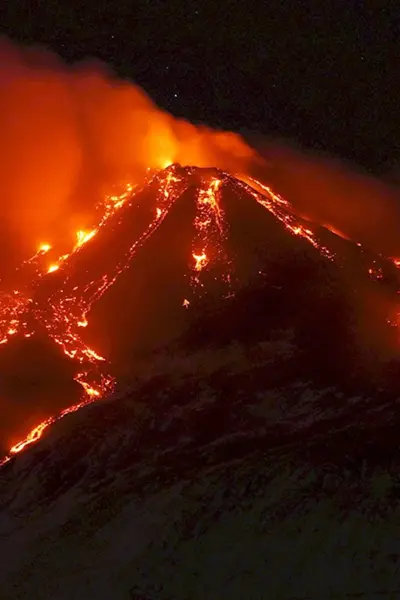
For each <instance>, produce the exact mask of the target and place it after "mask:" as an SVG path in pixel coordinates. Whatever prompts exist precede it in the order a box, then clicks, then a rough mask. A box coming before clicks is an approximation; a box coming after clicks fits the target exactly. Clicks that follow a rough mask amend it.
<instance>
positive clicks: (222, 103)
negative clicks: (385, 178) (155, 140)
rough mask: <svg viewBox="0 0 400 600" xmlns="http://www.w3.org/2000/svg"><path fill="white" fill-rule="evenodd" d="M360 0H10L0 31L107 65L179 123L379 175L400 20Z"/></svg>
mask: <svg viewBox="0 0 400 600" xmlns="http://www.w3.org/2000/svg"><path fill="white" fill-rule="evenodd" d="M364 5H365V3H363V2H358V1H356V0H353V1H352V2H350V1H345V0H340V1H339V0H336V1H332V2H321V1H320V0H319V1H314V2H310V1H308V2H295V1H293V0H292V1H289V0H286V1H285V0H269V1H268V2H261V1H259V2H254V3H250V2H243V0H240V1H239V0H223V1H218V2H211V1H205V0H202V1H200V0H199V1H198V2H196V1H186V2H183V1H182V0H180V1H178V0H168V1H166V0H164V1H161V0H147V1H143V0H142V1H141V0H137V1H135V2H129V1H128V0H121V1H119V2H117V1H116V0H115V2H104V1H103V2H93V0H89V1H88V2H80V3H79V10H76V9H71V6H72V5H71V3H70V2H66V1H65V0H64V1H63V2H62V1H55V0H49V1H46V2H45V1H44V0H41V1H40V0H39V1H38V2H37V3H32V2H30V1H29V0H13V1H12V2H8V3H7V6H6V8H5V9H2V10H3V13H1V15H0V24H1V31H2V33H4V34H7V35H9V36H10V37H11V38H12V39H13V40H15V41H19V42H23V43H36V44H43V45H45V46H47V47H49V48H51V49H52V50H54V51H56V52H58V53H59V54H61V55H62V56H63V57H64V59H65V60H67V61H75V60H78V59H81V58H84V57H87V56H95V57H98V58H99V59H102V60H103V61H106V62H107V63H109V64H111V65H112V66H113V67H114V69H115V70H116V71H117V73H118V74H120V75H121V76H124V77H129V78H132V79H134V80H135V81H136V82H137V83H139V84H140V85H141V86H142V87H144V88H145V89H146V91H147V92H148V93H149V94H150V95H151V96H152V98H153V99H154V100H155V101H156V102H157V103H158V104H159V105H160V106H162V107H163V108H166V109H168V110H169V111H170V112H172V113H173V114H174V115H176V116H183V117H185V118H188V119H190V120H192V121H195V122H206V123H207V124H209V125H213V126H219V127H223V128H229V129H233V130H237V131H241V130H243V129H248V130H253V131H257V132H260V133H261V134H263V135H266V136H271V135H273V136H279V137H284V138H289V139H294V140H298V141H300V142H301V143H303V144H304V145H306V146H308V147H311V148H316V149H320V150H324V151H327V152H329V153H331V154H336V155H338V156H341V157H343V158H348V159H351V160H353V161H355V162H357V163H358V164H360V165H361V166H363V167H365V168H367V169H369V170H371V171H375V172H377V173H383V172H388V171H390V170H391V169H394V168H396V167H397V165H398V163H399V160H400V157H399V140H400V85H399V83H400V68H399V67H400V61H399V56H400V52H399V50H400V44H399V41H398V37H399V36H398V33H399V26H400V13H399V11H398V9H397V8H396V3H392V7H393V8H392V9H387V8H385V9H384V10H375V11H371V10H369V9H367V8H365V6H364ZM250 6H251V9H250V8H248V7H250Z"/></svg>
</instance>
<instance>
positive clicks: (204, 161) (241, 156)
mask: <svg viewBox="0 0 400 600" xmlns="http://www.w3.org/2000/svg"><path fill="white" fill-rule="evenodd" d="M0 87H1V95H0V131H1V135H2V143H1V149H0V181H1V189H2V199H1V204H0V206H1V208H0V230H1V239H2V240H3V241H2V245H3V247H2V250H3V253H5V252H7V253H8V254H9V255H11V256H13V257H14V258H15V259H16V260H18V259H21V258H22V257H26V254H29V253H32V250H33V251H34V250H35V248H36V247H37V245H38V244H39V243H42V242H43V241H46V242H47V241H55V240H54V238H55V237H57V236H58V237H60V236H68V235H70V234H71V232H72V234H73V232H74V231H75V230H76V229H77V228H78V229H79V228H82V227H83V228H84V227H85V226H86V225H87V221H88V220H90V216H91V213H92V210H93V207H94V205H95V204H96V202H97V201H98V200H99V198H100V197H101V196H102V195H103V194H104V193H107V192H108V191H110V189H111V186H112V185H113V184H116V183H119V182H124V181H126V179H129V180H130V181H132V180H133V181H134V180H135V178H136V179H139V178H140V176H141V175H142V174H143V173H144V171H145V170H146V169H147V168H148V167H150V168H152V167H154V168H158V167H162V166H165V165H167V164H170V163H171V162H175V161H179V162H182V163H183V164H196V165H199V166H217V167H221V168H224V169H229V170H234V171H236V170H238V168H241V169H243V168H245V166H246V164H247V163H248V162H249V161H250V160H251V159H252V157H253V154H254V153H253V151H252V150H251V149H250V148H249V147H248V146H247V145H246V144H245V143H244V142H243V141H242V140H241V138H240V137H239V136H237V135H235V134H233V133H223V132H217V131H212V130H211V129H208V128H206V127H195V126H194V125H191V124H190V123H187V122H185V121H183V120H177V119H175V118H174V117H172V116H171V115H170V114H168V113H166V112H164V111H162V110H161V109H159V108H158V107H157V106H156V105H155V104H154V103H153V102H152V101H151V99H150V98H149V97H148V96H147V95H146V93H145V92H144V91H143V90H142V89H140V88H139V87H137V86H135V85H134V84H133V83H132V82H130V81H124V80H119V79H118V78H117V77H116V76H115V75H114V74H113V73H112V72H111V71H110V70H109V69H108V68H107V67H106V66H105V65H104V64H102V63H100V62H98V61H94V60H91V61H84V62H81V63H79V64H75V65H74V66H72V67H71V66H67V65H66V64H64V63H63V62H62V60H61V59H60V58H59V57H57V56H56V55H55V54H52V53H51V52H49V51H47V50H44V49H41V48H31V47H17V46H16V45H14V44H13V43H12V42H10V41H9V40H8V39H6V38H2V39H0ZM3 255H4V254H3Z"/></svg>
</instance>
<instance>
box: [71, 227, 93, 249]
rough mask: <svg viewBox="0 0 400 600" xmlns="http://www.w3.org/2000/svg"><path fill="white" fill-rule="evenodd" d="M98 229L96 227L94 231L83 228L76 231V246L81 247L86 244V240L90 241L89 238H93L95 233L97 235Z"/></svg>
mask: <svg viewBox="0 0 400 600" xmlns="http://www.w3.org/2000/svg"><path fill="white" fill-rule="evenodd" d="M96 233H97V231H96V229H93V230H92V231H83V230H79V231H77V232H76V240H77V241H76V245H75V248H80V247H81V246H83V244H86V242H88V241H89V240H91V239H92V238H93V237H94V236H95V235H96Z"/></svg>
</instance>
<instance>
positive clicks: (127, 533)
mask: <svg viewBox="0 0 400 600" xmlns="http://www.w3.org/2000/svg"><path fill="white" fill-rule="evenodd" d="M171 172H172V173H173V174H174V175H178V174H179V176H180V177H181V179H180V183H179V184H177V185H178V186H179V189H178V190H177V194H176V199H175V200H174V202H172V203H171V204H170V205H168V210H166V212H165V214H163V220H162V221H161V222H160V226H158V227H155V228H154V231H153V232H152V233H151V235H150V236H148V237H147V238H146V240H145V243H144V244H143V245H142V246H141V248H140V249H139V250H138V251H137V252H136V253H135V254H134V256H133V257H132V260H130V261H129V267H127V268H126V269H122V271H121V276H120V277H119V278H118V281H117V283H116V284H115V285H114V286H113V287H110V288H109V289H108V291H107V293H105V294H104V296H103V297H102V299H101V300H99V302H98V303H97V304H96V305H95V306H94V308H93V311H92V312H91V313H90V314H89V321H91V322H93V324H94V326H93V331H92V332H91V336H93V337H92V339H97V340H98V341H99V344H100V347H101V344H103V346H104V349H106V350H107V351H108V352H109V355H110V356H113V357H115V358H116V359H118V360H120V361H121V363H123V362H124V360H125V364H124V368H123V369H122V368H121V371H124V376H123V377H121V379H120V380H119V386H118V388H117V391H116V392H115V394H114V397H113V398H110V399H108V400H106V401H100V402H98V403H94V404H92V405H91V406H87V407H85V408H83V409H81V410H80V411H78V412H77V413H74V414H71V415H68V416H66V417H65V418H64V419H62V420H61V421H59V422H58V423H56V424H55V425H54V426H52V427H51V428H49V429H48V430H47V431H46V433H45V434H44V436H43V438H42V439H41V440H40V442H39V443H37V444H36V445H34V446H32V447H30V448H28V449H27V450H26V451H24V452H23V453H22V454H20V455H18V456H16V457H15V458H14V459H13V460H11V461H10V462H8V463H7V464H6V465H5V466H4V467H3V468H2V469H1V470H0V482H1V485H0V552H1V554H2V556H4V558H3V559H2V561H1V562H0V589H1V594H2V596H1V597H2V598H4V600H12V599H14V598H30V600H34V599H38V600H39V599H40V600H50V599H52V600H54V599H56V600H69V599H70V598H73V597H81V596H82V597H83V596H85V597H87V598H96V600H97V599H101V600H102V599H103V598H104V599H107V600H108V599H109V598H111V597H112V598H116V599H117V600H125V599H127V598H131V599H132V598H133V599H135V598H136V599H138V598H142V599H143V598H146V599H150V600H155V599H157V600H164V599H165V600H167V599H171V598H174V600H187V599H188V598H191V599H194V600H196V599H198V600H203V599H207V600H209V599H212V600H220V599H221V598H225V597H226V598H230V599H233V598H235V599H236V598H237V599H239V598H240V599H242V598H249V599H254V600H256V599H259V598H268V600H283V599H286V598H290V597H296V596H297V597H299V596H300V597H310V598H324V597H328V594H329V593H331V594H336V597H339V598H343V597H346V594H347V595H348V594H354V595H357V594H358V595H360V594H363V597H366V598H370V599H371V600H372V599H374V600H375V599H376V598H377V597H379V596H378V595H377V591H379V590H388V589H394V588H395V586H396V585H397V579H398V556H399V541H398V537H396V536H395V535H393V531H395V528H396V523H398V519H399V516H400V515H399V511H398V507H397V499H398V493H399V482H398V458H399V456H398V436H397V432H398V427H399V416H398V415H399V410H398V408H399V407H398V398H399V397H400V383H399V382H400V378H399V365H398V362H397V359H395V358H396V354H395V352H394V349H395V343H397V339H396V338H397V329H395V328H393V327H391V326H390V325H388V324H387V319H388V317H389V315H390V316H392V314H395V312H396V310H397V294H396V291H397V270H396V268H395V266H394V265H393V263H392V262H391V261H389V260H385V259H383V258H380V257H371V256H370V255H369V254H368V253H367V252H366V251H364V250H363V249H362V248H360V247H359V246H357V245H356V244H353V243H351V242H349V241H346V240H342V239H341V238H338V237H337V236H335V235H333V234H332V233H330V232H328V231H327V230H321V229H317V228H313V227H312V226H310V224H307V223H305V222H303V221H301V220H299V219H296V218H295V217H294V216H293V215H292V213H291V212H290V210H289V207H288V206H287V205H286V204H285V203H284V201H282V200H280V199H279V198H277V197H276V196H274V195H272V193H270V192H268V191H265V195H264V196H257V193H256V192H254V190H252V189H251V188H248V187H247V186H246V184H243V183H242V182H238V181H236V180H234V179H232V178H231V177H230V176H228V175H226V174H223V173H220V172H217V171H209V170H207V171H203V170H197V169H178V168H177V167H174V168H173V169H171V170H170V171H169V173H171ZM164 175H165V173H164ZM162 176H163V175H162V174H160V175H159V177H162ZM215 180H218V181H220V183H219V184H213V183H212V182H213V181H215ZM154 181H156V180H154ZM154 181H153V183H154ZM211 184H212V185H214V188H212V190H214V192H215V193H216V194H217V198H218V204H219V209H220V212H218V211H217V212H215V211H216V210H217V209H216V207H215V205H214V204H213V200H212V198H213V197H214V196H212V195H210V194H211V192H210V194H209V195H207V194H208V192H207V190H210V189H211V188H210V185H211ZM156 187H157V186H156ZM151 190H153V188H151V189H150V188H148V189H147V190H144V192H143V193H144V194H147V193H148V194H150V196H149V201H150V202H151V201H152V199H154V194H157V191H156V189H155V188H154V191H151ZM201 190H203V192H201ZM200 192H201V193H203V196H202V195H201V194H200ZM206 192H207V193H206ZM199 194H200V198H203V201H204V204H203V208H204V206H205V207H206V208H207V210H205V212H204V213H202V212H201V206H200V208H199ZM207 198H208V200H209V202H208V203H207V202H206V201H205V200H206V199H207ZM266 204H267V205H268V206H269V209H268V206H267V208H266V206H265V205H266ZM211 206H212V211H211V212H210V210H211V208H210V207H211ZM156 209H157V204H156V203H155V204H153V205H152V211H153V212H151V211H150V213H151V214H154V210H156ZM130 210H131V209H130V208H129V206H128V207H127V209H126V213H121V215H120V217H119V218H120V219H121V218H122V216H123V215H124V214H125V218H126V219H127V220H126V221H125V220H124V219H122V222H121V223H120V225H118V223H119V222H118V221H115V227H114V229H113V230H112V231H113V232H114V235H116V236H117V237H116V238H115V239H116V242H115V244H116V245H115V252H117V247H119V248H122V247H124V245H125V247H129V244H131V243H132V238H131V237H129V236H130V233H129V232H130V227H134V226H136V225H135V224H134V223H131V220H130V218H129V214H131V215H133V213H130V212H129V211H130ZM132 210H133V209H132ZM146 210H147V209H146ZM199 211H200V217H199ZM150 213H149V214H150ZM216 214H217V215H219V216H221V214H223V217H224V219H223V226H221V228H220V227H218V226H216V227H213V223H214V225H215V224H216V220H215V219H216V218H215V215H216ZM198 217H199V218H198ZM196 218H198V220H196ZM218 218H219V217H218ZM213 219H214V221H213ZM217 220H218V219H217ZM204 223H206V225H204ZM210 223H211V225H210ZM218 223H219V224H221V221H219V220H218ZM218 223H217V225H218ZM119 226H120V227H121V229H119ZM143 227H147V225H146V224H145V222H143ZM139 229H140V227H139ZM139 229H138V232H137V234H135V235H140V234H141V233H140V231H139ZM109 231H111V229H110V230H109ZM107 235H110V238H109V241H108V243H107V244H106V243H105V241H104V240H103V241H102V239H100V238H99V240H98V241H96V244H98V246H96V245H94V244H93V245H92V246H89V245H88V246H87V249H86V248H85V250H84V251H82V253H80V254H79V255H77V256H76V258H74V261H73V262H71V263H70V264H67V265H66V270H65V272H64V276H62V274H61V276H62V277H64V279H63V278H62V277H61V280H60V281H61V284H60V286H59V287H58V288H57V287H56V291H53V292H52V293H54V294H56V295H55V296H51V295H50V296H46V295H45V294H44V297H45V298H47V300H46V301H48V300H49V297H50V300H51V298H55V297H57V294H60V290H62V289H65V285H64V283H65V282H66V281H67V282H68V281H70V282H72V281H73V280H74V279H73V278H74V277H77V278H78V279H79V278H80V277H83V280H84V279H85V277H86V275H85V273H87V272H89V270H90V269H89V266H90V264H91V262H90V261H92V260H93V261H94V263H95V264H96V268H99V267H98V265H97V263H98V259H99V258H100V256H103V254H104V248H106V250H107V252H106V253H105V254H106V256H105V260H106V262H107V265H110V268H111V267H112V265H113V264H114V263H113V251H114V246H113V239H114V238H113V237H112V236H111V233H109V234H107ZM125 236H127V237H126V239H125ZM104 239H106V238H104ZM103 244H105V246H104V245H103ZM126 245H127V246H126ZM97 247H98V248H99V249H98V250H96V248H97ZM100 248H102V250H101V252H100ZM202 250H204V254H206V258H207V260H208V262H207V261H205V264H204V265H203V267H204V268H202V269H200V270H196V269H195V268H194V267H195V266H196V262H195V259H194V257H193V254H195V255H197V256H199V253H200V252H201V251H202ZM86 252H87V254H86ZM118 252H120V250H118ZM90 253H92V254H90ZM97 253H99V254H97ZM122 255H124V252H122ZM114 262H115V261H114ZM82 264H86V265H87V268H86V271H85V269H83V267H82V266H81V265H82ZM68 269H69V270H68ZM98 273H99V274H100V275H101V271H100V270H99V271H98ZM65 274H67V275H68V277H65ZM100 275H99V276H100ZM68 285H69V284H68ZM71 285H72V284H71ZM63 286H64V287H63ZM185 299H186V300H188V301H189V305H188V307H187V308H185V307H183V306H182V303H183V300H185ZM40 302H42V300H40ZM391 311H392V312H391ZM89 333H90V331H89ZM113 336H114V337H113ZM108 339H110V341H108ZM96 347H97V346H96ZM144 350H145V351H144ZM384 350H385V352H384ZM124 357H125V358H124ZM382 524H384V527H383V525H382ZM362 532H368V536H367V535H365V536H364V534H361V533H362ZM371 557H372V558H371ZM396 557H397V558H396ZM396 561H397V562H396ZM325 563H326V564H327V565H329V566H330V567H333V568H331V569H327V570H326V571H325V570H324V569H325ZM287 573H291V574H295V576H294V577H288V576H287ZM316 573H321V574H322V575H323V576H322V580H321V578H318V577H317V576H316ZM354 573H361V575H360V577H359V578H355V577H354ZM260 590H262V591H261V592H260ZM264 590H267V591H266V592H265V593H264ZM364 592H365V593H364ZM366 593H370V595H369V596H368V595H366ZM333 597H335V596H333Z"/></svg>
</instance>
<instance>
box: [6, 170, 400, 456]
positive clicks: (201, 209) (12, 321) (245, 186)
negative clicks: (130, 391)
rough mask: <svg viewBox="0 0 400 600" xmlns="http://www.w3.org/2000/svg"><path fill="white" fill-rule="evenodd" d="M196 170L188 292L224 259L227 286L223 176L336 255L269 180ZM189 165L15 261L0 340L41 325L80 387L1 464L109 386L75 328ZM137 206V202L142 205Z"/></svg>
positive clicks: (185, 179) (159, 214) (109, 203)
mask: <svg viewBox="0 0 400 600" xmlns="http://www.w3.org/2000/svg"><path fill="white" fill-rule="evenodd" d="M199 172H200V184H199V185H198V186H197V192H196V195H195V207H196V213H195V217H194V223H193V226H194V239H193V242H192V255H191V257H188V260H189V264H190V270H191V278H190V282H191V288H192V292H193V294H201V292H202V289H203V288H204V283H203V282H202V280H201V277H202V274H203V273H204V272H205V271H207V270H209V269H210V268H211V267H213V268H214V267H215V266H216V265H217V264H219V265H220V266H222V275H221V280H222V283H223V284H224V285H226V286H228V287H229V286H230V285H231V277H232V268H233V266H232V261H231V260H229V257H228V256H227V252H226V244H225V241H226V238H227V229H228V228H227V223H226V219H225V214H224V210H223V207H222V206H221V194H222V192H223V188H224V186H225V185H228V184H229V185H231V186H233V189H235V190H236V192H238V193H239V191H241V192H244V193H245V194H246V195H247V197H253V198H254V199H255V200H256V201H257V202H258V203H259V204H260V205H262V206H263V207H264V208H265V209H266V210H267V211H269V212H270V213H271V214H272V215H273V216H274V217H275V218H276V219H277V220H278V221H279V222H281V223H282V224H283V226H284V227H285V229H286V230H287V231H288V232H289V233H290V234H291V235H293V236H300V237H302V238H304V240H306V241H307V242H308V243H309V244H311V245H312V246H313V247H314V248H315V249H317V250H318V251H319V252H320V254H321V255H322V256H323V258H325V259H329V260H333V259H334V258H335V255H334V253H333V252H332V251H331V250H330V249H329V248H328V247H327V246H326V245H324V244H322V243H321V242H320V240H319V239H318V238H317V236H316V235H315V234H314V233H313V231H312V230H311V229H310V228H309V227H308V226H306V225H304V224H303V222H302V220H301V219H299V218H297V217H295V216H294V214H293V211H292V208H291V205H290V204H289V203H288V202H287V201H286V200H285V199H283V198H282V197H281V196H279V195H278V194H276V193H275V192H273V191H272V190H271V188H269V187H268V186H266V185H264V184H262V183H260V182H259V181H256V180H255V179H251V178H244V177H242V178H241V179H237V178H234V177H232V176H231V175H229V174H228V173H225V172H222V171H217V172H216V173H217V175H218V176H216V175H215V174H213V175H212V176H211V175H210V173H209V171H201V170H200V171H199ZM192 173H193V169H192V168H189V167H186V168H183V167H180V166H179V165H170V166H169V167H167V168H165V169H164V170H161V171H158V172H155V173H149V174H148V178H147V179H146V180H145V182H144V185H143V186H142V187H140V188H139V187H134V186H133V185H131V184H129V185H127V186H126V188H125V189H124V191H123V192H122V193H121V194H120V195H115V196H108V197H106V198H105V200H104V202H103V204H102V206H100V207H98V209H99V211H101V212H100V218H99V220H98V224H97V225H96V226H94V227H92V228H91V229H88V230H86V229H85V230H83V229H82V230H79V231H78V232H77V233H76V243H75V245H74V246H73V248H72V250H71V252H69V253H66V254H65V253H64V254H61V255H59V256H57V255H54V250H53V248H52V246H51V245H50V244H48V243H43V244H41V245H40V247H39V249H38V251H37V252H36V253H35V254H34V255H33V256H32V257H31V258H30V259H29V260H27V261H25V262H24V263H22V265H21V267H20V268H19V271H20V272H21V273H22V272H23V273H25V272H26V277H25V279H24V285H22V286H21V287H20V289H13V290H12V291H11V292H8V293H6V292H3V293H2V295H1V297H0V344H2V345H4V344H6V343H7V342H8V341H9V340H10V339H11V338H12V337H14V336H16V335H20V336H25V337H30V336H32V335H34V334H35V333H36V332H37V331H39V330H41V331H43V330H45V331H46V333H47V335H48V337H49V338H50V339H51V340H52V341H54V342H55V343H56V344H57V345H58V346H59V347H60V348H61V349H62V351H63V353H64V354H65V355H66V356H67V357H69V358H70V359H73V360H75V361H77V363H78V364H79V373H78V374H77V375H76V376H75V381H76V382H77V383H79V384H80V385H81V387H82V388H83V397H82V400H81V402H80V403H78V404H76V405H74V406H72V407H69V408H67V409H65V410H63V411H62V412H61V413H59V414H58V415H57V416H52V417H49V418H48V419H45V420H44V421H42V422H41V423H39V424H38V425H37V426H36V427H35V428H34V429H32V431H31V432H30V433H28V435H27V436H26V437H25V439H23V440H21V441H20V442H18V443H16V444H15V445H14V446H13V447H12V448H11V449H10V450H9V453H8V455H7V456H6V457H5V458H4V459H3V460H2V461H0V466H1V465H2V464H5V463H6V462H8V461H9V460H10V459H11V457H12V456H14V455H15V454H17V453H19V452H21V451H22V450H23V449H24V448H25V447H27V446H29V445H31V444H33V443H34V442H36V441H37V440H38V439H39V438H40V437H41V436H42V435H43V432H44V431H45V430H46V429H47V428H48V427H49V426H50V425H51V424H53V423H55V422H56V421H58V420H59V419H62V418H63V417H64V416H65V415H67V414H69V413H71V412H74V411H76V410H78V409H79V408H81V407H82V406H85V405H87V404H89V403H91V402H94V401H96V400H98V399H100V398H103V397H104V396H105V395H106V394H109V393H110V392H111V391H112V390H113V388H114V385H115V379H114V377H113V376H112V375H111V373H109V370H108V367H109V365H108V364H107V360H106V359H105V358H104V357H103V356H101V355H100V354H98V353H97V352H96V350H95V349H93V348H91V347H90V346H88V345H87V344H86V343H85V341H84V340H83V339H82V335H81V332H82V330H84V329H85V328H86V327H87V326H88V314H89V312H90V309H91V308H92V306H93V304H94V303H95V302H96V301H98V300H99V299H100V298H101V297H102V296H103V295H104V293H105V292H106V291H107V290H108V289H109V288H110V287H111V286H112V285H113V284H114V283H115V281H116V280H117V279H118V277H119V276H120V275H121V273H123V272H124V271H125V270H126V269H127V267H128V266H129V265H130V263H131V260H132V258H133V257H134V256H135V254H136V252H137V250H138V249H139V248H140V247H141V246H143V244H144V243H145V242H146V241H147V240H148V239H149V238H150V236H152V235H153V233H154V232H155V231H156V230H157V229H158V228H159V227H160V225H161V224H162V222H163V220H164V219H165V218H166V216H167V215H168V213H169V211H170V209H171V207H172V206H173V205H174V203H175V201H176V200H177V199H178V198H179V197H180V196H181V195H182V194H183V193H184V192H185V191H186V190H187V189H188V187H189V185H190V183H191V177H192ZM150 189H151V190H155V194H154V195H153V196H152V198H153V199H154V198H155V202H154V204H155V205H154V207H153V206H151V207H150V205H149V204H148V203H147V204H146V205H145V206H144V209H145V210H149V208H151V210H152V211H153V212H151V216H150V217H149V220H148V221H146V223H147V224H146V225H145V226H144V227H143V228H142V229H141V230H140V232H139V233H137V234H135V235H134V236H133V238H130V239H129V240H128V241H126V242H125V238H124V236H123V235H121V229H120V228H121V226H122V225H121V224H122V223H125V224H126V223H128V224H129V223H131V222H132V218H131V217H132V211H135V210H137V206H139V205H140V198H142V197H143V196H141V194H142V193H143V194H145V193H146V191H148V190H150ZM146 202H147V201H146ZM140 206H142V208H143V205H140ZM146 214H147V213H146ZM149 214H150V213H149ZM121 240H122V241H121ZM116 241H118V242H119V243H120V245H119V246H118V248H116V247H115V248H114V247H113V252H112V253H111V252H110V244H111V245H113V246H117V244H114V242H116ZM99 257H101V260H99ZM399 264H400V263H399ZM53 284H54V285H53ZM191 305H192V302H191V301H190V300H189V299H188V298H185V299H184V300H183V302H182V306H183V307H184V308H185V309H188V308H189V307H191Z"/></svg>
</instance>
